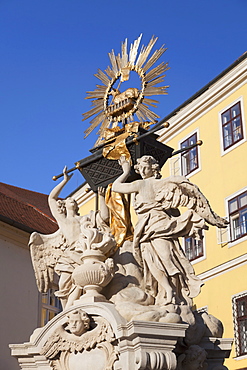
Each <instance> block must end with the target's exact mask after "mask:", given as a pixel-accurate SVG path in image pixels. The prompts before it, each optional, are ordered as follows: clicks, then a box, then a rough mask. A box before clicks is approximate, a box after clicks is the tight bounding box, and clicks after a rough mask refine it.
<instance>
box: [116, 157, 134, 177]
mask: <svg viewBox="0 0 247 370" xmlns="http://www.w3.org/2000/svg"><path fill="white" fill-rule="evenodd" d="M118 163H119V164H120V166H121V167H122V169H123V172H124V173H129V172H130V169H131V165H130V162H128V161H127V159H126V157H125V156H123V155H121V157H120V159H119V161H118Z"/></svg>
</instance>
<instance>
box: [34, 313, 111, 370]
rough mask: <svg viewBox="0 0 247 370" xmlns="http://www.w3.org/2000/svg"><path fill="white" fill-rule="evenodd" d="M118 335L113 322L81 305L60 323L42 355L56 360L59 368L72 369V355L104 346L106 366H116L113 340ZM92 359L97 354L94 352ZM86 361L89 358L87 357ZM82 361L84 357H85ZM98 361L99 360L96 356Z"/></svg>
mask: <svg viewBox="0 0 247 370" xmlns="http://www.w3.org/2000/svg"><path fill="white" fill-rule="evenodd" d="M114 340H115V337H114V334H113V332H112V329H111V327H110V325H109V323H108V322H107V321H106V319H104V318H103V317H100V316H94V317H91V318H90V317H89V316H88V314H87V313H86V312H85V311H83V310H82V309H81V308H79V309H76V310H74V311H72V312H70V313H69V314H68V315H67V321H66V323H65V324H64V325H60V326H59V327H58V328H57V329H56V330H55V331H54V333H53V334H52V335H51V336H50V337H49V338H48V340H47V341H46V343H45V344H44V346H43V348H42V351H41V354H42V355H44V356H45V357H46V358H49V359H50V360H53V361H54V365H55V368H56V369H57V368H58V369H63V370H69V369H70V366H69V362H70V356H77V357H78V355H79V360H80V353H83V352H84V353H85V352H86V355H87V356H88V355H89V356H90V351H91V350H93V349H96V348H98V349H100V350H101V351H103V353H102V355H103V357H102V360H103V361H104V359H105V358H106V359H107V364H106V367H105V368H106V369H112V364H113V362H114V361H115V359H116V354H115V350H114V347H113V345H112V342H114ZM92 358H93V359H94V358H95V355H93V353H92ZM83 359H84V361H85V358H83ZM81 361H82V359H81ZM94 361H95V359H94Z"/></svg>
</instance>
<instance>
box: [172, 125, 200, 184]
mask: <svg viewBox="0 0 247 370" xmlns="http://www.w3.org/2000/svg"><path fill="white" fill-rule="evenodd" d="M194 134H196V135H197V141H198V140H200V132H199V128H197V129H195V130H194V131H192V132H190V133H189V134H188V135H186V136H185V137H184V138H183V139H182V140H180V141H179V143H178V147H179V149H181V144H182V143H183V142H184V141H185V140H188V139H189V137H191V136H193V135H194ZM197 153H198V168H197V169H196V170H194V171H192V172H190V173H189V174H188V175H184V174H183V163H182V160H183V159H182V153H181V154H180V175H181V176H185V177H186V178H190V177H192V176H194V175H195V174H197V173H198V172H200V171H201V152H200V145H198V146H197Z"/></svg>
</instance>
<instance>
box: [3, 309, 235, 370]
mask: <svg viewBox="0 0 247 370" xmlns="http://www.w3.org/2000/svg"><path fill="white" fill-rule="evenodd" d="M80 312H83V313H84V316H83V318H84V319H85V315H86V317H87V320H88V321H89V322H90V324H89V326H87V327H86V326H85V320H84V321H83V319H82V322H83V325H82V330H81V331H80V332H79V329H80V328H81V326H80V328H79V329H78V328H76V330H77V331H76V330H75V328H74V326H73V325H72V324H71V322H70V319H71V317H72V316H75V315H78V314H79V313H80ZM187 327H188V325H187V324H169V323H157V322H148V321H131V322H128V323H127V322H126V321H125V320H124V319H123V318H122V317H121V316H120V315H119V313H118V312H117V311H116V309H115V307H114V305H113V304H111V303H93V304H90V303H87V304H81V303H78V304H76V305H74V306H73V307H70V308H69V309H67V310H65V311H63V312H62V313H60V314H59V315H57V316H56V317H55V318H54V319H53V320H51V321H50V322H48V323H47V325H46V326H45V327H43V328H40V329H36V330H35V331H34V333H33V335H32V336H31V338H30V342H28V343H24V344H12V345H10V348H11V350H12V356H15V357H16V358H17V359H18V362H19V365H20V368H21V369H28V370H30V369H38V370H51V369H54V370H55V369H62V370H82V369H83V370H91V369H92V368H93V369H94V370H111V369H114V370H144V369H149V370H162V369H164V370H176V369H177V370H180V369H181V370H183V369H186V370H187V367H183V365H181V363H182V364H183V362H181V361H180V360H179V359H181V353H179V354H176V344H177V342H178V341H180V342H181V340H182V338H183V337H184V336H185V331H186V329H187ZM73 328H74V329H73ZM72 329H73V330H72ZM60 342H61V343H60ZM231 342H232V341H231V340H228V339H217V338H205V340H203V341H202V343H200V347H202V348H204V349H205V350H206V352H207V360H206V361H207V364H208V368H207V369H208V370H214V369H216V368H217V370H218V369H220V368H221V369H226V368H225V367H224V366H223V365H222V364H223V362H224V359H225V358H226V357H228V356H229V354H230V350H231ZM182 356H183V354H182ZM181 366H182V367H181ZM219 366H220V367H219Z"/></svg>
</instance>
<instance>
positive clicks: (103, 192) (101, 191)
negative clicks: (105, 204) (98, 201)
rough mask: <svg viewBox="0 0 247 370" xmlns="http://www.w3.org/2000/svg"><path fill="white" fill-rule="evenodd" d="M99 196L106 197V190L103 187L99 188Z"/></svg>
mask: <svg viewBox="0 0 247 370" xmlns="http://www.w3.org/2000/svg"><path fill="white" fill-rule="evenodd" d="M98 195H101V196H102V197H104V196H105V188H103V186H99V187H98Z"/></svg>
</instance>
